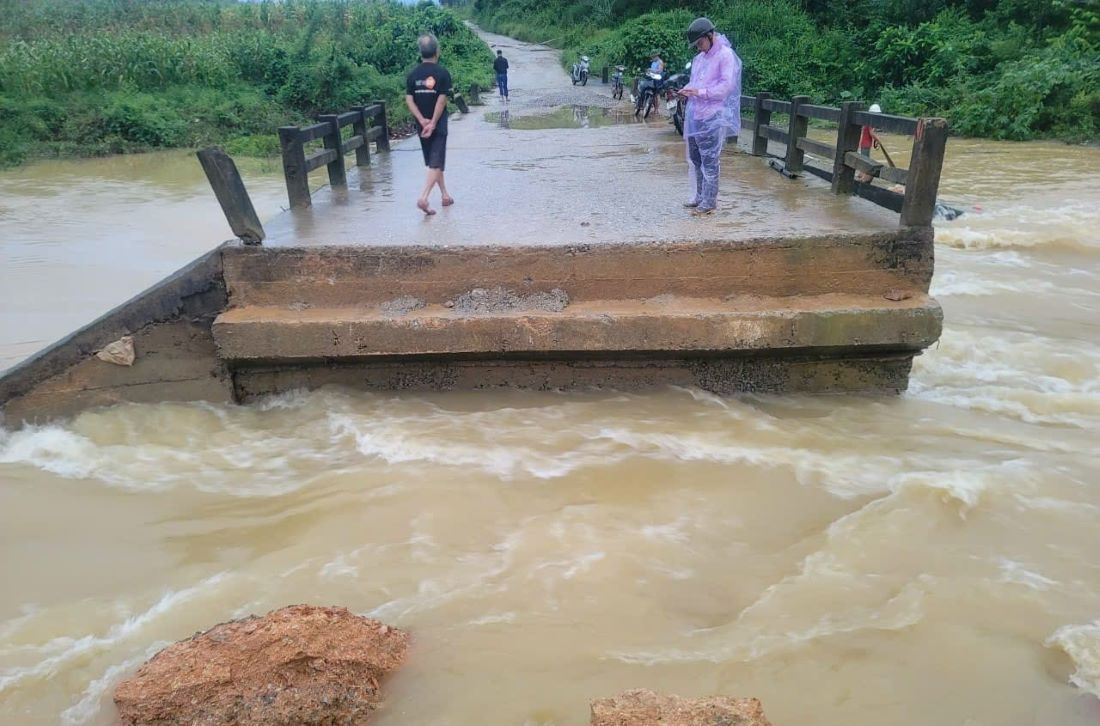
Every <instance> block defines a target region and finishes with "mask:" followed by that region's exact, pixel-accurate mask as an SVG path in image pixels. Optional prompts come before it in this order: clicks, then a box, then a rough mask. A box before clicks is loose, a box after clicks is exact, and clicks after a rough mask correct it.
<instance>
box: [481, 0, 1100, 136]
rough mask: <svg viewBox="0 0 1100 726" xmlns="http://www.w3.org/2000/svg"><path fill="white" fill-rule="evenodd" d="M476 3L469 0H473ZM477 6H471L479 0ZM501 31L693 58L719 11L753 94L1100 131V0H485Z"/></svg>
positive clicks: (995, 125)
mask: <svg viewBox="0 0 1100 726" xmlns="http://www.w3.org/2000/svg"><path fill="white" fill-rule="evenodd" d="M463 1H464V2H465V1H466V0H463ZM467 4H468V5H470V4H469V3H467ZM470 7H471V12H472V13H473V15H474V16H475V17H476V18H477V19H478V20H479V22H481V23H482V24H483V25H485V26H486V27H488V28H489V29H490V30H496V31H498V32H505V33H507V34H509V35H513V36H516V37H520V38H522V39H524V40H535V41H547V40H549V41H552V44H553V45H555V46H557V47H560V48H562V49H563V50H564V53H563V62H564V63H565V64H566V65H568V64H569V63H571V62H572V60H573V59H574V58H575V57H576V56H577V55H580V54H581V53H587V54H588V55H590V56H592V57H593V62H594V63H595V65H596V67H597V68H598V67H601V66H602V65H605V64H607V65H613V64H616V63H625V64H626V65H627V66H628V67H629V68H630V69H631V70H635V71H636V70H637V69H639V68H640V67H642V66H643V65H644V62H645V61H646V60H647V59H646V58H645V53H646V52H647V51H648V50H649V49H650V48H652V47H657V48H659V49H661V50H662V51H663V52H664V53H665V55H664V58H665V61H666V63H669V64H673V63H674V64H677V65H678V64H680V63H681V62H682V61H683V60H686V58H687V57H688V56H689V55H690V53H691V52H692V51H691V50H690V49H689V48H687V47H686V44H685V43H684V41H683V40H682V39H683V32H684V29H685V28H686V27H687V24H688V22H690V20H691V18H693V17H695V16H698V15H707V16H708V17H710V18H711V19H712V20H714V22H715V24H716V25H717V26H718V28H719V29H720V30H722V31H723V32H725V33H726V34H727V35H729V37H730V39H731V40H732V41H733V43H734V45H735V47H736V48H737V52H738V54H739V55H740V56H741V58H742V60H743V61H744V71H743V78H742V81H743V88H744V89H745V92H746V93H756V92H759V91H769V92H771V93H773V94H776V95H780V96H791V95H795V94H805V95H808V96H811V97H812V98H814V99H816V100H817V101H819V102H824V103H836V102H838V101H841V100H851V99H866V101H867V102H868V103H870V102H872V101H877V102H879V103H880V104H882V105H883V107H884V108H886V109H887V110H888V111H893V112H896V113H902V114H913V115H944V116H946V117H947V118H948V119H949V120H950V121H951V123H952V128H953V129H954V130H955V131H956V132H958V133H962V134H967V135H978V136H990V137H994V138H1004V139H1030V138H1038V137H1058V138H1064V139H1067V140H1074V141H1077V140H1086V139H1094V138H1096V137H1097V136H1098V135H1100V75H1098V74H1100V0H739V1H738V2H734V3H730V2H724V1H723V0H644V1H643V0H613V1H612V2H611V3H610V11H609V12H605V6H603V5H598V4H597V3H595V2H594V1H593V0H472V5H470Z"/></svg>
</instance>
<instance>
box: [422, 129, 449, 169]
mask: <svg viewBox="0 0 1100 726" xmlns="http://www.w3.org/2000/svg"><path fill="white" fill-rule="evenodd" d="M420 150H421V151H423V152H424V166H426V167H428V168H429V169H439V170H440V171H443V169H444V168H445V167H446V166H447V134H441V133H438V132H436V133H433V134H432V135H431V136H429V137H428V138H426V139H425V138H424V137H423V136H421V137H420Z"/></svg>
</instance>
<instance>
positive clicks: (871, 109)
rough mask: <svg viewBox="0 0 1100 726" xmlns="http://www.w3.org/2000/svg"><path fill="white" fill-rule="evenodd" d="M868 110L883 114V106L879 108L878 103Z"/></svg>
mask: <svg viewBox="0 0 1100 726" xmlns="http://www.w3.org/2000/svg"><path fill="white" fill-rule="evenodd" d="M867 110H868V111H870V112H871V113H882V106H879V105H878V104H877V103H872V104H871V108H869V109H867Z"/></svg>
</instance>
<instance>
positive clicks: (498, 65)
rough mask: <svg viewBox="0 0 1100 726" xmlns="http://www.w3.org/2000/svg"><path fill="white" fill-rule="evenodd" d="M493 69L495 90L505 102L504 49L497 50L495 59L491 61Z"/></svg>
mask: <svg viewBox="0 0 1100 726" xmlns="http://www.w3.org/2000/svg"><path fill="white" fill-rule="evenodd" d="M493 70H494V71H496V73H497V90H498V91H500V97H501V98H503V99H504V101H505V102H507V101H508V59H507V58H505V57H504V51H502V50H498V51H497V59H496V60H495V61H493Z"/></svg>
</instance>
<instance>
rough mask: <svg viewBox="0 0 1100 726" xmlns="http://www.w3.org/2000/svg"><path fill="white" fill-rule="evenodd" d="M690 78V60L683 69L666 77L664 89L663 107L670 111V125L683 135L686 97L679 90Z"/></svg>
mask: <svg viewBox="0 0 1100 726" xmlns="http://www.w3.org/2000/svg"><path fill="white" fill-rule="evenodd" d="M690 80H691V61H688V62H687V65H685V66H684V70H683V71H682V72H680V73H677V74H675V75H673V76H672V77H671V78H669V79H668V84H667V89H666V96H665V98H666V100H665V108H667V109H668V110H669V111H670V112H671V114H670V115H671V116H672V125H673V126H675V127H676V133H678V134H679V135H680V136H683V135H684V112H685V111H686V110H687V98H685V97H684V96H681V95H680V94H679V91H680V89H681V88H683V87H684V86H686V85H687V84H688V81H690Z"/></svg>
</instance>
